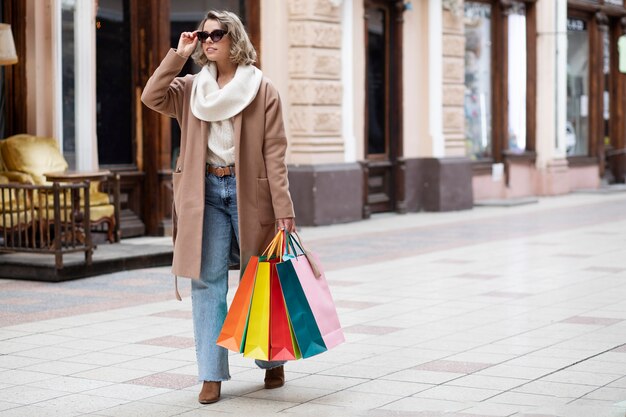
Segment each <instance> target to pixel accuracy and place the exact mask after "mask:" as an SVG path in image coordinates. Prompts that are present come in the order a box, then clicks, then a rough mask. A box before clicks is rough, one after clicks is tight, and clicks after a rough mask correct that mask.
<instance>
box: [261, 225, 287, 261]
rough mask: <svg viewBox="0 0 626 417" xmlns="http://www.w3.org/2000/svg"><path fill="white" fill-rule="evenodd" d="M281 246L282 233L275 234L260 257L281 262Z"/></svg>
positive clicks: (282, 241) (282, 240) (282, 242)
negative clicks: (276, 258) (275, 258)
mask: <svg viewBox="0 0 626 417" xmlns="http://www.w3.org/2000/svg"><path fill="white" fill-rule="evenodd" d="M283 244H284V237H283V233H282V231H280V232H278V233H276V236H274V239H272V241H271V242H270V244H269V245H267V247H266V248H265V250H264V251H263V253H262V254H261V256H267V258H268V259H269V258H272V257H278V258H279V259H280V261H281V262H282V259H283Z"/></svg>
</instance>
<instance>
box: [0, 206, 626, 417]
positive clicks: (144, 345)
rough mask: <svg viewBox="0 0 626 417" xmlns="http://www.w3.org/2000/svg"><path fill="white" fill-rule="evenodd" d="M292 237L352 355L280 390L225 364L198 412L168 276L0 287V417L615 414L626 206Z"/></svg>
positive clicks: (425, 216)
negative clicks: (323, 286)
mask: <svg viewBox="0 0 626 417" xmlns="http://www.w3.org/2000/svg"><path fill="white" fill-rule="evenodd" d="M302 237H303V238H304V239H305V242H306V243H307V244H308V245H309V246H310V247H311V248H314V249H315V250H316V251H317V252H318V253H319V254H320V255H321V257H322V260H323V263H324V265H325V267H326V269H327V277H328V279H329V282H330V284H331V288H332V290H333V295H334V297H335V299H336V303H337V306H338V309H339V312H340V318H341V320H342V324H343V325H344V327H345V332H346V336H347V343H345V344H344V345H341V346H339V347H337V348H336V349H334V350H332V351H330V352H326V353H324V354H322V355H319V356H317V357H314V358H311V359H307V360H304V361H298V362H294V363H290V364H289V365H288V367H287V380H288V381H287V384H286V385H285V387H283V388H281V389H278V390H272V391H266V390H264V389H263V373H262V371H260V370H258V369H255V368H254V366H253V365H252V363H251V361H250V360H247V359H243V358H241V357H240V355H232V356H231V357H230V358H231V373H232V376H233V379H232V380H231V381H229V382H227V383H224V384H223V387H222V394H223V399H222V401H220V402H218V403H216V404H213V405H209V406H201V405H200V404H198V403H197V400H196V398H197V393H198V391H199V385H198V384H197V382H196V378H195V373H196V368H195V354H194V347H193V332H192V328H191V319H190V310H191V303H190V300H189V298H188V297H185V299H184V300H183V302H182V303H181V302H177V301H175V300H171V299H170V297H171V296H172V289H171V279H170V278H169V274H168V273H167V269H165V268H159V269H152V270H141V271H129V272H124V273H118V274H112V275H107V276H100V277H96V278H89V279H85V280H80V281H74V282H65V283H60V284H43V283H27V282H14V281H9V280H0V415H1V416H3V417H4V416H6V417H11V416H29V417H30V416H64V417H65V416H79V415H89V416H115V417H119V416H129V417H131V416H132V417H135V416H185V417H190V416H254V417H256V416H266V415H276V414H280V415H285V416H297V415H311V416H351V415H356V416H360V415H363V416H370V415H371V416H380V417H388V416H428V417H431V416H432V417H439V416H456V417H480V416H527V417H531V416H532V417H545V416H564V417H577V416H580V417H604V416H607V417H608V416H611V417H613V416H624V415H625V413H626V194H615V195H572V196H567V197H559V198H550V199H541V200H540V203H539V204H536V205H532V206H521V207H509V208H488V207H485V208H477V209H475V210H472V211H466V212H457V213H438V214H434V213H421V214H411V215H404V216H396V215H384V216H377V217H375V218H373V219H371V220H369V221H365V222H359V223H354V224H350V225H340V226H332V227H324V228H316V229H305V230H304V231H303V233H302ZM0 261H1V259H0ZM231 278H232V280H231V283H232V284H233V285H234V284H235V282H236V279H235V277H234V276H233V277H231ZM181 287H184V288H185V289H186V290H187V291H186V294H188V289H187V287H188V284H187V283H185V282H183V283H182V285H181ZM233 292H234V291H231V296H232V294H233Z"/></svg>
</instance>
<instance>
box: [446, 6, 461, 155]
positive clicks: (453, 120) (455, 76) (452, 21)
mask: <svg viewBox="0 0 626 417" xmlns="http://www.w3.org/2000/svg"><path fill="white" fill-rule="evenodd" d="M459 2H460V5H459V7H460V11H461V13H457V14H454V13H452V12H451V11H449V10H446V9H444V10H443V134H444V140H445V156H446V157H450V156H466V147H465V115H464V110H463V104H464V100H465V32H464V24H463V14H462V11H463V2H462V0H459Z"/></svg>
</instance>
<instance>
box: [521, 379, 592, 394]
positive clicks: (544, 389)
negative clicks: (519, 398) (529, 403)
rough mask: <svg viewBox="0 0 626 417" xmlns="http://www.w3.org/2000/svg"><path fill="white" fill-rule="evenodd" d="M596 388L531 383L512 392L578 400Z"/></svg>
mask: <svg viewBox="0 0 626 417" xmlns="http://www.w3.org/2000/svg"><path fill="white" fill-rule="evenodd" d="M596 389H597V387H594V386H592V385H578V384H566V383H562V382H550V381H541V380H539V381H531V382H528V383H527V384H524V385H522V386H521V387H516V388H515V389H514V390H513V391H514V392H524V393H527V394H538V395H551V396H554V397H563V398H579V397H582V396H584V395H585V394H588V393H590V392H592V391H594V390H596Z"/></svg>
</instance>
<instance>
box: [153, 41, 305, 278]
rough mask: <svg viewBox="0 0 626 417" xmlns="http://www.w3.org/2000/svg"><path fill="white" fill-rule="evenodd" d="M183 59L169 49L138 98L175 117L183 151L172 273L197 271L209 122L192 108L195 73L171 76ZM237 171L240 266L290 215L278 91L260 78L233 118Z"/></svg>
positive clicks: (176, 178) (196, 275) (178, 175)
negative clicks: (255, 91)
mask: <svg viewBox="0 0 626 417" xmlns="http://www.w3.org/2000/svg"><path fill="white" fill-rule="evenodd" d="M186 61H187V59H185V58H183V57H181V56H180V55H178V54H177V53H176V52H175V51H174V50H170V51H169V52H168V54H167V56H166V57H165V58H164V59H163V61H162V62H161V65H160V66H159V67H158V68H157V69H156V71H155V72H154V74H153V75H152V77H150V79H149V80H148V82H147V83H146V87H145V89H144V91H143V94H142V95H141V101H143V103H144V104H145V105H146V106H148V107H150V108H151V109H153V110H156V111H158V112H160V113H162V114H165V115H167V116H170V117H175V118H176V120H178V123H179V124H180V128H181V145H180V156H179V158H178V160H177V162H176V169H175V170H174V173H173V179H172V182H173V186H174V260H173V263H172V272H173V273H174V274H175V275H179V276H182V277H187V278H199V277H200V262H201V247H202V221H203V215H204V178H205V169H206V157H207V146H208V137H209V122H205V121H202V120H200V119H198V118H196V117H195V116H194V115H193V114H192V113H191V108H190V104H189V103H190V97H191V86H192V83H193V79H194V77H195V75H187V76H185V77H176V76H177V75H178V73H179V72H180V70H181V69H182V67H183V65H184V64H185V62H186ZM233 127H234V132H235V138H234V139H235V175H236V178H237V211H238V214H239V247H240V259H241V262H242V265H245V263H247V261H248V260H249V259H250V257H251V256H253V255H258V254H259V251H260V250H262V249H264V248H265V246H266V245H267V244H268V243H269V242H270V240H271V238H272V237H273V236H274V233H275V222H276V219H280V218H286V217H295V216H294V211H293V204H292V202H291V196H290V194H289V182H288V180H287V166H286V164H285V151H286V150H287V138H286V136H285V130H284V126H283V117H282V111H281V103H280V97H279V96H278V92H277V90H276V88H275V87H274V86H273V85H272V83H271V82H270V81H269V80H268V79H266V78H263V81H262V82H261V87H260V88H259V92H258V94H257V95H256V97H255V99H254V100H253V101H252V103H250V104H249V105H248V107H246V108H245V109H244V110H243V111H242V112H241V113H239V114H238V115H237V116H235V117H234V121H233Z"/></svg>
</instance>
